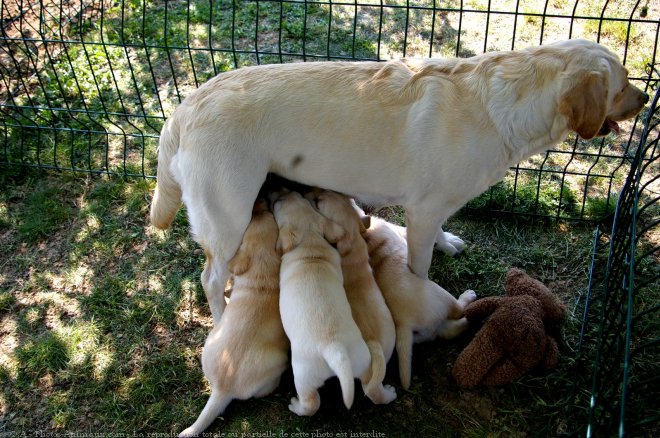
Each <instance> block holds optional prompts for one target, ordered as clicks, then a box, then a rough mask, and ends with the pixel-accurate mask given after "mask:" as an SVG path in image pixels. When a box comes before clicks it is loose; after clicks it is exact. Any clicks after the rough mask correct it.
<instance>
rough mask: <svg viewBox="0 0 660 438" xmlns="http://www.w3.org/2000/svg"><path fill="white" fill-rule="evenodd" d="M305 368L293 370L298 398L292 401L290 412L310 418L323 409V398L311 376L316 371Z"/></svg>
mask: <svg viewBox="0 0 660 438" xmlns="http://www.w3.org/2000/svg"><path fill="white" fill-rule="evenodd" d="M305 368H306V367H305ZM305 368H303V369H300V368H294V370H293V380H294V384H295V386H296V392H297V393H298V397H293V398H292V399H291V404H289V410H290V411H291V412H293V413H294V414H296V415H300V416H305V417H309V416H312V415H314V414H315V413H316V411H318V410H319V408H320V407H321V396H320V395H319V392H318V385H316V382H314V379H313V378H312V377H311V376H310V374H309V372H312V373H313V372H314V370H311V369H305Z"/></svg>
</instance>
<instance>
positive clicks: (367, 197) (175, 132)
mask: <svg viewBox="0 0 660 438" xmlns="http://www.w3.org/2000/svg"><path fill="white" fill-rule="evenodd" d="M627 74H628V73H627V71H626V70H625V68H624V67H623V66H622V65H621V63H620V61H619V60H618V58H617V56H616V55H615V54H614V53H612V52H610V51H609V50H608V49H606V48H605V47H603V46H600V45H598V44H596V43H594V42H590V41H586V40H570V41H563V42H558V43H553V44H548V45H544V46H540V47H530V48H525V49H522V50H519V51H509V52H490V53H485V54H483V55H479V56H474V57H472V58H455V59H419V60H414V59H402V60H395V61H389V62H385V63H381V62H305V63H292V64H279V65H263V66H256V67H247V68H241V69H238V70H234V71H230V72H225V73H221V74H220V75H218V76H216V77H215V78H213V79H211V80H210V81H208V82H207V83H206V84H204V85H202V86H201V87H200V88H199V89H198V90H196V91H194V92H193V93H191V94H190V95H189V96H188V97H187V98H186V100H185V101H184V102H183V103H182V104H181V105H180V106H179V107H178V108H177V109H176V111H175V112H174V113H173V114H172V116H171V117H170V118H169V119H168V121H167V123H166V124H165V126H163V129H162V131H161V137H160V144H159V148H158V185H157V188H156V193H155V195H154V200H153V203H152V206H151V221H152V223H153V224H154V225H155V226H157V227H159V228H167V227H168V226H169V225H170V223H171V222H172V219H173V218H174V216H175V214H176V211H177V210H178V208H179V206H180V204H181V201H182V200H183V202H184V203H185V204H186V207H187V211H188V216H189V221H190V225H191V231H192V234H193V236H194V237H195V239H196V240H197V242H199V244H200V245H201V246H202V247H203V248H204V250H205V252H206V257H207V264H206V266H205V268H204V272H203V273H202V285H203V287H204V290H205V292H206V296H207V299H208V301H209V305H210V308H211V312H212V313H213V319H214V322H215V323H218V321H219V319H220V315H221V314H222V310H223V308H224V300H223V292H224V287H225V282H226V280H227V276H228V271H227V262H228V261H229V259H231V257H232V256H233V255H234V253H235V252H236V250H237V249H238V247H239V245H240V243H241V237H242V235H243V232H244V231H245V229H246V228H247V225H248V223H249V222H250V211H251V208H252V203H253V202H254V200H255V198H256V197H257V193H258V192H259V189H260V187H261V185H262V183H263V182H264V180H265V179H266V175H267V174H268V173H269V172H272V173H275V174H278V175H280V176H282V177H284V178H287V179H289V180H293V181H297V182H299V183H304V184H308V185H310V186H317V187H323V188H325V189H330V190H334V191H337V192H340V193H345V194H347V195H349V196H351V197H352V198H356V199H358V200H360V201H362V202H365V203H367V204H370V205H401V206H403V207H404V209H405V211H406V225H407V228H408V234H407V241H408V265H409V266H410V267H411V269H412V270H413V272H415V273H416V274H417V275H419V276H421V277H424V278H427V277H428V269H429V267H430V266H431V258H432V255H433V245H434V242H435V243H436V245H437V246H438V248H439V249H441V250H442V251H444V252H446V253H447V254H450V255H453V254H455V253H456V252H458V251H460V250H461V249H462V248H463V247H464V244H463V242H462V241H461V240H460V239H459V238H457V237H456V236H453V235H450V234H446V233H444V232H443V231H442V229H441V226H442V224H443V223H444V221H445V220H446V219H447V218H448V217H449V216H451V215H452V214H453V213H455V212H456V211H458V209H459V208H461V207H462V206H463V205H464V204H465V203H466V202H467V201H469V200H470V199H472V198H474V197H475V196H477V195H479V194H480V193H482V192H483V191H484V190H486V189H487V188H488V187H490V186H491V185H493V184H494V183H496V182H497V181H499V180H500V179H501V178H502V177H503V176H504V175H505V173H506V171H507V169H509V168H510V167H511V166H514V165H515V164H516V163H518V162H519V161H520V160H522V159H524V158H526V157H529V156H532V155H534V154H538V153H540V152H543V151H546V150H548V149H551V148H552V147H554V146H555V145H557V144H558V143H559V142H561V141H562V140H564V139H565V138H566V136H567V135H568V133H569V132H570V131H574V132H577V133H578V134H579V135H580V136H581V137H582V138H585V139H590V138H593V137H595V136H603V135H606V134H607V133H609V132H610V131H618V130H619V126H618V124H617V121H620V120H625V119H628V118H631V117H634V116H635V115H636V114H637V113H639V111H640V110H641V109H642V107H643V106H644V104H645V103H646V102H647V101H648V96H647V95H646V94H645V93H643V92H642V91H640V90H638V89H637V88H635V87H634V86H632V85H631V84H630V83H629V82H628V79H627Z"/></svg>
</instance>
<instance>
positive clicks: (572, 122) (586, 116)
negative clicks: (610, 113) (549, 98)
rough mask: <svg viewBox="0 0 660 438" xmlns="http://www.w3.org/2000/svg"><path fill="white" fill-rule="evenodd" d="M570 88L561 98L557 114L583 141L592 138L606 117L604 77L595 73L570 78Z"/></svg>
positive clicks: (605, 79)
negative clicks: (566, 121) (561, 116)
mask: <svg viewBox="0 0 660 438" xmlns="http://www.w3.org/2000/svg"><path fill="white" fill-rule="evenodd" d="M569 80H571V81H572V84H571V86H570V87H569V88H568V90H567V91H566V92H564V94H563V95H562V97H561V100H560V103H559V112H560V113H561V114H563V115H564V116H566V118H568V128H569V129H571V130H573V131H575V132H577V133H578V134H579V135H580V137H582V138H583V139H585V140H589V139H592V138H594V137H595V136H596V135H597V134H598V132H599V131H600V128H601V127H602V126H603V123H605V117H606V116H607V89H608V78H607V76H606V75H603V74H602V73H599V72H595V71H588V72H580V73H578V74H577V76H574V77H571V78H570V79H569Z"/></svg>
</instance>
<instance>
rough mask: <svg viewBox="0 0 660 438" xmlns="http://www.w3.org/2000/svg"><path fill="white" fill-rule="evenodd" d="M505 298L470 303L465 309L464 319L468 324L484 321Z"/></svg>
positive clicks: (489, 298)
mask: <svg viewBox="0 0 660 438" xmlns="http://www.w3.org/2000/svg"><path fill="white" fill-rule="evenodd" d="M504 298H505V297H486V298H481V299H479V300H477V301H474V302H472V303H470V304H469V305H468V306H466V307H465V317H466V318H467V319H468V321H470V322H478V321H483V320H484V319H486V318H487V317H488V316H489V315H490V314H491V313H493V312H494V311H495V309H497V308H498V307H499V306H500V305H501V304H502V302H503V300H504Z"/></svg>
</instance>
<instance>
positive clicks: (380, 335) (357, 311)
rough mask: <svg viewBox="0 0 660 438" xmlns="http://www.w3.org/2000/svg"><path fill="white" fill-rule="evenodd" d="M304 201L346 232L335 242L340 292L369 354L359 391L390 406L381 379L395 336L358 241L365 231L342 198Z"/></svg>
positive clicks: (312, 195)
mask: <svg viewBox="0 0 660 438" xmlns="http://www.w3.org/2000/svg"><path fill="white" fill-rule="evenodd" d="M305 198H307V199H308V200H309V201H310V202H312V204H313V205H315V206H316V208H317V209H318V210H319V211H320V212H321V214H323V215H324V216H325V217H327V218H328V219H330V220H332V221H334V222H336V223H338V224H341V225H342V227H343V228H344V229H345V230H346V237H345V238H344V239H342V240H340V241H339V242H337V251H339V254H340V255H341V271H342V274H343V276H344V289H345V290H346V297H347V298H348V302H349V304H350V305H351V311H352V314H353V319H354V320H355V323H356V324H357V326H358V328H359V329H360V332H361V333H362V338H363V339H364V340H365V342H366V343H367V347H369V352H370V353H371V367H370V370H369V371H370V372H369V373H368V375H367V376H365V380H366V381H368V382H369V383H367V384H366V385H363V389H364V392H365V394H366V395H367V396H368V397H369V398H370V399H371V401H373V402H374V403H377V404H381V403H390V402H391V401H392V400H394V399H395V398H396V391H395V390H394V388H393V387H391V386H389V385H386V386H383V379H384V378H385V372H386V370H387V362H388V361H389V360H390V357H392V352H393V351H394V342H395V339H396V332H395V329H394V321H393V320H392V314H391V313H390V310H389V309H388V308H387V304H385V300H384V299H383V294H382V292H381V291H380V289H379V288H378V284H376V280H375V279H374V275H373V272H372V270H371V267H370V266H369V252H368V249H367V244H366V243H365V241H364V239H363V238H362V233H364V232H365V231H366V229H365V225H364V224H363V222H362V220H361V219H360V216H359V215H358V213H357V212H356V211H355V209H354V208H353V204H352V203H351V200H350V199H349V198H347V197H346V196H344V195H341V194H339V193H336V192H331V191H329V190H320V189H316V190H313V191H310V192H309V193H307V194H306V195H305Z"/></svg>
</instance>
